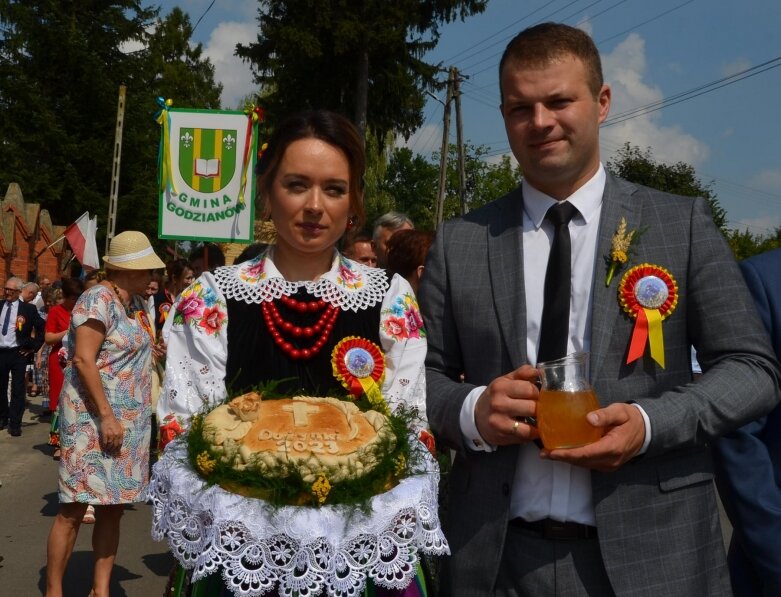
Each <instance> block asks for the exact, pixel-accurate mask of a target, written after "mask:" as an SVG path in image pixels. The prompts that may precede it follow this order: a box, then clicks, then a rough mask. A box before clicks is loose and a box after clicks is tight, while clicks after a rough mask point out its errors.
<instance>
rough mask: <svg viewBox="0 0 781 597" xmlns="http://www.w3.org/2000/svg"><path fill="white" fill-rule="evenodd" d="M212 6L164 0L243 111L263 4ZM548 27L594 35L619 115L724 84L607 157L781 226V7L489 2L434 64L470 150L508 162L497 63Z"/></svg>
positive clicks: (748, 217) (745, 221)
mask: <svg viewBox="0 0 781 597" xmlns="http://www.w3.org/2000/svg"><path fill="white" fill-rule="evenodd" d="M389 1H392V0H389ZM211 3H212V0H164V1H162V2H161V5H162V14H166V13H167V12H169V11H170V9H171V8H172V7H173V6H177V5H178V6H180V7H181V8H182V9H183V10H185V11H186V12H188V13H189V14H190V17H191V20H192V22H193V24H194V23H195V22H196V21H197V20H198V19H199V18H200V17H201V16H202V15H204V13H205V16H203V20H202V21H201V23H200V24H199V25H198V27H197V29H196V31H195V35H194V39H195V41H196V42H200V43H202V44H203V46H204V50H205V53H206V55H207V56H209V58H210V59H211V61H212V62H213V64H214V65H215V68H216V75H217V79H218V80H220V82H222V83H223V85H224V87H225V89H224V91H223V105H224V106H225V107H226V108H234V107H236V105H237V103H238V101H239V98H241V97H243V96H244V95H246V94H248V93H251V92H253V91H254V90H255V87H254V85H253V83H252V77H251V74H250V72H249V68H248V67H247V66H246V65H243V64H242V63H241V62H240V61H239V60H237V59H236V58H235V57H233V56H232V53H233V48H234V46H235V44H236V43H237V42H242V43H247V42H249V41H252V40H254V39H255V36H256V34H257V22H256V21H255V15H256V12H257V7H258V3H257V2H255V1H254V0H215V1H214V4H213V6H212V7H211V8H210V9H209V10H208V11H207V8H208V7H209V5H210V4H211ZM545 20H557V21H563V22H566V23H569V24H572V25H577V26H580V27H581V28H583V29H585V30H586V31H588V32H589V33H590V34H591V35H592V36H593V38H594V39H595V41H596V42H597V45H598V47H599V50H600V53H601V54H602V60H603V65H604V70H605V79H606V82H607V83H608V84H609V85H611V87H612V89H613V105H612V107H611V117H613V118H615V117H616V116H618V115H622V114H626V113H627V112H629V111H631V110H635V109H638V108H643V107H647V106H651V105H657V102H661V101H663V100H667V101H668V102H670V101H671V100H672V101H675V99H674V98H676V97H677V96H679V94H682V93H684V92H688V91H691V90H695V89H699V88H702V89H700V91H707V90H708V89H710V87H705V86H707V85H710V84H712V83H714V82H717V81H722V80H723V81H722V83H720V84H723V86H722V87H721V88H720V89H716V90H714V91H710V92H707V93H701V94H700V95H698V96H697V97H693V98H691V99H686V96H682V97H681V98H680V99H682V100H683V101H679V102H678V103H674V104H671V105H663V107H662V108H661V109H659V110H656V111H653V112H651V113H647V114H640V115H636V116H633V117H632V118H629V119H627V120H623V121H622V122H617V123H615V124H613V125H612V126H607V127H603V128H602V131H601V139H602V157H603V160H607V159H609V158H610V157H611V154H612V153H613V152H614V151H615V150H616V149H617V148H618V147H620V146H621V145H623V143H625V142H626V141H629V142H631V143H632V144H634V145H637V146H639V147H641V148H643V149H645V148H647V147H650V148H651V150H652V151H653V154H654V157H655V158H656V159H657V160H659V161H665V162H668V163H673V162H677V161H679V160H681V161H684V162H686V163H689V164H691V165H693V166H694V167H695V168H696V170H697V173H698V175H699V176H700V178H701V179H702V180H703V182H705V183H711V182H712V183H713V188H714V190H715V192H716V193H717V195H718V198H719V201H720V203H721V205H722V207H724V208H725V209H726V210H727V218H728V222H729V225H730V226H731V227H733V228H739V229H740V230H744V229H748V230H749V231H750V232H752V233H754V234H764V233H767V232H768V231H769V230H772V229H774V228H775V227H777V226H781V118H780V117H779V115H778V107H779V99H778V98H779V97H781V68H776V67H781V35H780V34H779V26H781V2H779V0H744V1H743V2H740V3H738V2H726V1H718V0H716V1H714V0H654V1H653V2H649V1H648V0H523V1H521V0H490V1H489V3H488V8H487V9H486V11H485V12H484V13H483V14H481V15H478V16H475V17H471V18H469V19H467V20H466V21H465V22H463V23H462V22H456V23H453V24H449V25H446V26H445V27H443V29H442V36H441V38H440V42H439V45H438V47H437V48H436V49H435V50H434V51H432V52H431V53H430V54H429V55H428V56H427V59H428V61H429V62H433V63H438V62H441V63H442V64H443V66H445V67H449V66H451V65H452V66H456V67H457V68H458V69H459V70H460V71H461V73H462V74H464V75H467V76H468V77H469V79H468V80H467V81H465V82H464V83H463V85H462V91H463V94H464V95H463V99H462V113H463V122H464V137H465V139H466V140H467V142H469V143H471V144H474V145H485V146H486V147H487V148H488V149H489V151H490V153H491V154H493V155H501V154H503V153H509V146H508V144H507V140H506V137H505V133H504V127H503V125H502V120H501V117H500V114H499V110H498V104H499V90H498V84H497V78H498V77H497V65H498V62H499V57H500V55H501V52H502V50H503V49H504V46H505V45H506V43H507V41H508V40H509V39H510V38H511V37H512V36H513V35H515V33H517V32H518V31H520V30H521V29H523V28H524V27H527V26H529V25H531V24H534V23H537V22H540V21H545ZM764 63H768V64H767V65H766V66H765V67H762V66H760V65H762V64H764ZM749 69H754V70H749ZM763 69H767V70H765V72H760V71H762V70H763ZM743 71H746V72H745V74H744V75H737V73H741V72H743ZM746 75H750V76H747V77H746V78H744V79H743V80H739V81H737V80H736V79H738V78H739V77H742V76H746ZM728 77H732V78H728ZM175 99H176V98H174V100H175ZM442 114H443V108H442V106H441V104H439V103H437V102H435V101H433V100H432V101H430V102H429V104H428V106H427V107H426V110H425V114H424V118H425V123H424V125H423V127H422V128H421V129H420V130H419V131H418V132H417V133H416V134H415V135H414V136H413V137H412V138H411V139H410V140H409V141H408V142H407V145H408V146H409V147H411V148H412V149H413V150H414V151H418V152H420V153H428V152H430V151H432V150H434V151H436V150H438V148H439V146H440V144H441V135H442V132H441V131H442ZM451 131H452V134H453V139H452V140H453V142H455V131H454V129H453V127H451Z"/></svg>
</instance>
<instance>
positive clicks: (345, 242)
mask: <svg viewBox="0 0 781 597" xmlns="http://www.w3.org/2000/svg"><path fill="white" fill-rule="evenodd" d="M371 242H372V239H371V237H370V236H369V235H368V234H364V233H360V234H353V235H347V236H345V237H344V238H343V239H342V253H345V254H346V253H347V252H348V251H349V250H350V249H352V248H353V247H354V246H355V245H357V244H358V243H371Z"/></svg>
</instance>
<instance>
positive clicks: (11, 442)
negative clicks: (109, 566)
mask: <svg viewBox="0 0 781 597" xmlns="http://www.w3.org/2000/svg"><path fill="white" fill-rule="evenodd" d="M40 404H41V398H40V397H38V398H30V399H29V408H28V410H27V413H26V414H25V417H24V421H23V424H22V436H21V437H11V436H10V435H9V434H8V432H7V431H0V481H2V487H0V556H2V557H3V561H2V562H0V594H2V595H7V596H9V597H11V596H14V597H16V596H19V597H28V596H35V595H43V591H44V588H45V574H46V538H47V536H48V534H49V529H50V528H51V525H52V521H53V517H54V515H55V514H56V513H57V507H58V502H57V462H55V461H54V460H53V459H52V457H51V452H52V448H51V447H50V446H48V445H46V441H47V439H48V430H49V422H48V420H44V419H41V420H39V416H40V413H41V407H40ZM151 521H152V510H151V507H150V506H148V505H147V504H135V505H133V506H130V507H128V508H127V510H126V512H125V515H124V517H123V519H122V534H121V538H120V545H119V553H118V555H117V561H116V566H115V568H114V574H113V576H112V583H111V595H112V597H137V596H143V597H158V596H161V595H162V594H163V590H164V589H165V583H166V579H167V576H168V572H169V571H170V570H171V567H172V566H173V558H172V556H171V555H170V554H169V553H168V549H167V545H166V543H165V542H160V543H158V542H156V541H153V540H152V537H151V535H150V528H151ZM91 540H92V527H91V526H90V525H84V526H82V527H81V531H80V533H79V537H78V539H77V541H76V546H75V548H74V550H73V556H72V557H71V560H70V563H69V565H68V569H67V571H66V573H65V597H85V596H86V595H88V594H89V591H90V588H91V586H92V548H91Z"/></svg>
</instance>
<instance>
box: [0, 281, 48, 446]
mask: <svg viewBox="0 0 781 597" xmlns="http://www.w3.org/2000/svg"><path fill="white" fill-rule="evenodd" d="M23 285H24V282H23V281H22V280H21V279H20V278H16V277H11V278H8V279H7V280H6V281H5V289H4V295H5V300H4V301H3V305H2V309H0V429H5V428H6V427H8V433H10V434H11V435H12V436H14V437H19V436H20V435H22V415H24V401H25V384H24V374H25V369H26V368H27V362H28V360H29V357H30V355H32V354H35V352H36V351H37V350H38V349H39V348H40V347H41V345H42V344H43V334H44V329H43V326H44V322H43V319H42V318H41V316H40V315H39V314H38V309H36V308H35V305H33V304H32V303H25V302H24V301H22V300H21V299H20V298H19V295H20V292H21V290H22V286H23ZM33 331H35V333H34V334H33ZM9 373H10V375H11V405H10V409H9V405H8V375H9Z"/></svg>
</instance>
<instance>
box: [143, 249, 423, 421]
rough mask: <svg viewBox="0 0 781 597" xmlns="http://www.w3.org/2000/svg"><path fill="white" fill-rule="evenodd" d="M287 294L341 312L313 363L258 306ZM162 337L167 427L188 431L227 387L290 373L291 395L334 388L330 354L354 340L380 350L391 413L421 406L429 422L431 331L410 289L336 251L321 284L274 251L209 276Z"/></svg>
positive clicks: (180, 303) (177, 307) (183, 299)
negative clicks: (279, 264)
mask: <svg viewBox="0 0 781 597" xmlns="http://www.w3.org/2000/svg"><path fill="white" fill-rule="evenodd" d="M282 295H286V296H294V297H295V298H296V299H298V300H306V299H307V298H308V299H311V300H314V299H323V300H324V301H325V302H326V303H328V304H330V305H333V306H336V307H338V308H339V309H340V312H339V315H338V317H337V320H336V323H335V325H334V328H333V332H332V333H331V335H330V337H329V339H328V341H327V342H326V344H325V345H324V347H323V349H322V351H321V352H320V353H318V354H317V355H316V356H315V357H313V358H311V359H308V360H303V361H301V360H293V359H292V358H290V357H289V356H288V355H287V354H285V353H284V352H283V351H282V350H281V349H279V348H278V347H276V346H275V344H274V342H273V339H272V337H271V334H270V332H269V331H268V329H267V327H266V324H265V322H264V320H263V317H262V314H261V307H260V305H261V303H263V302H265V301H271V300H274V299H278V298H279V297H280V296H282ZM291 317H293V316H291ZM294 323H296V324H297V325H310V324H308V323H306V322H303V323H299V322H294ZM164 336H166V338H167V343H168V355H167V359H166V374H165V384H164V387H163V391H162V393H161V395H160V398H159V400H158V405H157V416H158V421H159V422H161V424H162V425H163V427H164V428H166V426H167V427H168V428H169V429H170V428H171V427H174V428H185V427H186V426H187V424H188V421H189V419H190V417H191V416H192V415H193V414H195V413H197V412H199V411H201V410H203V409H204V408H205V407H214V406H216V405H217V404H219V403H220V402H222V401H223V400H224V398H225V397H226V395H227V394H228V392H229V391H230V393H231V394H236V393H238V392H241V391H245V390H247V389H249V388H250V387H252V386H255V385H257V384H259V383H262V382H267V381H271V380H280V379H286V380H287V379H289V378H291V379H289V381H288V382H287V383H288V385H287V386H284V387H283V388H282V389H283V390H284V391H287V390H288V389H289V390H290V391H294V390H302V391H309V392H319V393H320V394H321V395H328V394H333V393H334V392H335V391H339V390H340V389H341V386H339V384H338V382H337V381H336V380H335V378H334V377H333V373H332V368H331V351H332V350H333V347H334V346H335V345H336V344H337V343H338V342H339V341H340V340H341V339H342V338H344V337H348V336H357V337H363V338H366V339H367V340H371V341H372V342H375V343H377V344H378V345H379V346H380V347H381V349H382V350H383V352H384V354H385V361H386V369H385V378H384V382H383V384H382V393H383V396H384V397H385V400H386V401H387V402H388V404H389V405H390V406H391V408H392V409H393V408H396V407H398V405H400V404H406V405H408V406H411V407H415V408H416V409H417V410H418V413H419V416H420V419H421V427H425V394H426V388H425V370H424V359H425V356H426V331H425V328H424V327H423V320H422V318H421V316H420V312H419V309H418V304H417V300H416V298H415V295H414V293H413V291H412V288H411V287H410V286H409V284H408V282H407V281H406V280H405V279H404V278H402V277H401V276H394V277H393V278H392V279H390V280H388V275H387V274H386V272H385V271H384V270H381V269H376V268H369V267H367V266H365V265H363V264H360V263H356V262H354V261H351V260H349V259H347V258H346V257H344V256H342V255H341V254H339V253H338V252H336V253H335V254H334V259H333V263H332V266H331V269H330V270H329V271H328V272H326V273H325V274H324V275H323V276H321V277H320V278H319V279H318V280H315V281H305V282H290V281H288V280H285V279H284V277H283V276H282V274H281V273H280V272H279V270H277V268H276V267H275V265H274V261H273V248H271V249H269V250H268V252H267V253H265V254H261V255H259V256H258V257H257V258H255V259H253V260H250V261H247V262H244V263H242V264H239V265H234V266H229V267H221V268H218V269H217V270H216V271H215V272H214V274H211V273H209V272H206V273H204V274H203V275H202V276H201V277H200V278H198V280H196V281H195V282H194V283H193V284H192V285H191V286H190V287H188V288H187V289H185V291H184V292H182V294H181V295H180V297H179V298H178V300H177V301H176V303H175V304H174V306H173V307H172V309H171V312H170V313H169V315H168V319H167V321H166V327H165V330H164ZM228 388H230V389H228ZM341 391H342V392H345V390H344V389H341ZM177 430H178V429H177ZM163 435H165V434H163Z"/></svg>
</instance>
